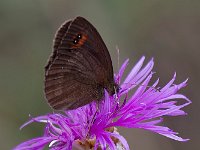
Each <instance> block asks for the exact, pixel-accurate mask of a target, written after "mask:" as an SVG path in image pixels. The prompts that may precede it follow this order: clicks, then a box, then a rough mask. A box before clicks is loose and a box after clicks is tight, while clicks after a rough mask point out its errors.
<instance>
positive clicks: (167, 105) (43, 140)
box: [14, 57, 191, 150]
mask: <svg viewBox="0 0 200 150" xmlns="http://www.w3.org/2000/svg"><path fill="white" fill-rule="evenodd" d="M144 59H145V58H144V57H142V58H141V59H140V60H139V61H138V63H137V64H136V65H135V66H134V67H133V69H132V70H131V71H130V73H129V74H128V76H127V77H126V78H125V80H124V82H122V83H121V82H120V81H121V78H122V75H123V73H124V70H125V68H126V66H127V64H128V60H126V61H125V62H124V63H123V65H122V67H121V68H120V70H119V72H118V74H116V75H115V80H116V82H117V83H119V85H120V90H119V92H118V93H117V94H115V95H114V96H109V94H108V93H107V92H106V91H105V96H104V99H103V100H102V101H101V103H100V104H98V106H97V104H96V103H95V102H92V103H90V104H88V105H86V106H83V107H81V108H78V109H76V110H71V111H66V112H63V113H53V114H47V115H44V116H39V117H35V118H32V119H31V120H30V121H28V122H27V123H25V124H24V125H23V126H22V127H24V126H26V125H28V124H30V123H32V122H40V123H44V124H45V130H44V134H43V135H42V136H40V137H37V138H34V139H31V140H29V141H26V142H24V143H22V144H20V145H18V146H17V147H15V148H14V149H15V150H27V149H31V150H32V149H34V150H35V149H43V148H44V147H47V146H48V147H49V149H51V150H72V149H73V148H74V147H76V148H77V149H82V150H89V149H94V150H101V149H102V150H107V149H109V150H129V146H128V143H127V141H126V139H125V138H124V137H123V136H122V135H120V134H119V133H118V131H117V128H116V127H125V128H141V129H145V130H150V131H152V132H155V133H158V134H160V135H163V136H166V137H168V138H171V139H174V140H177V141H187V140H188V139H183V138H181V137H179V136H178V135H177V134H178V133H177V132H174V131H172V130H171V129H169V128H168V127H165V126H161V125H159V123H161V122H162V121H163V117H164V116H178V115H185V114H186V113H185V112H184V111H183V110H181V108H183V107H185V106H187V105H189V104H190V103H191V102H190V100H189V99H188V98H186V97H185V96H184V95H182V94H179V93H178V91H179V90H180V89H181V88H183V87H185V86H186V82H187V80H186V81H184V82H182V83H180V84H174V81H175V78H176V74H174V76H173V78H172V79H171V81H169V82H168V83H167V84H166V85H165V86H164V87H162V88H159V89H158V88H157V85H158V82H159V80H157V81H156V82H154V83H153V84H152V85H150V84H149V82H150V80H151V78H152V76H153V74H154V73H153V72H152V68H153V65H154V61H153V59H152V60H150V61H149V62H148V63H147V64H146V66H145V67H143V68H142V66H143V62H144ZM133 89H135V91H134V92H132V93H133V94H130V91H131V90H133ZM178 99H184V100H185V102H184V103H183V104H180V105H178V104H177V102H178Z"/></svg>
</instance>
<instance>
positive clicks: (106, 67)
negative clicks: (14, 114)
mask: <svg viewBox="0 0 200 150" xmlns="http://www.w3.org/2000/svg"><path fill="white" fill-rule="evenodd" d="M104 89H106V90H107V91H108V93H109V94H110V95H113V94H114V93H116V92H117V91H118V85H117V84H116V83H115V81H114V77H113V66H112V61H111V57H110V54H109V52H108V49H107V47H106V45H105V44H104V42H103V40H102V38H101V36H100V35H99V33H98V32H97V30H96V29H95V27H94V26H93V25H92V24H91V23H90V22H88V21H87V20H86V19H85V18H83V17H76V18H75V19H73V20H69V21H67V22H65V23H64V24H63V25H62V26H61V27H60V28H59V30H58V31H57V33H56V36H55V40H54V45H53V54H52V55H51V56H50V59H49V61H48V64H47V65H46V67H45V95H46V99H47V100H48V103H49V104H50V106H51V107H52V108H54V109H56V110H70V109H76V108H78V107H81V106H84V105H86V104H88V103H90V102H92V101H94V100H96V101H100V100H102V99H103V97H104Z"/></svg>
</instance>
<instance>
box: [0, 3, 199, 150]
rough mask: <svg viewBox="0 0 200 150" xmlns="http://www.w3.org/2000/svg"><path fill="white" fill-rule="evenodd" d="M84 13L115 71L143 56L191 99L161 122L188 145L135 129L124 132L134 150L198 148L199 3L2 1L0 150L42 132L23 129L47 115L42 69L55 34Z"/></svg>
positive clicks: (35, 127) (34, 127) (34, 128)
mask: <svg viewBox="0 0 200 150" xmlns="http://www.w3.org/2000/svg"><path fill="white" fill-rule="evenodd" d="M77 15H81V16H83V17H85V18H87V19H88V20H89V21H90V22H91V23H92V24H93V25H94V26H95V27H96V28H97V29H98V31H99V32H100V34H101V36H102V38H103V39H104V41H105V43H106V45H107V47H108V49H109V51H110V53H111V56H112V60H113V64H114V68H115V71H116V70H117V53H116V45H117V46H118V47H119V49H120V50H121V51H120V63H122V62H123V60H124V59H126V58H127V57H129V58H130V65H129V66H132V65H133V64H134V63H135V62H136V61H137V60H138V59H139V58H140V57H141V56H142V55H145V56H146V57H147V59H150V58H151V57H154V58H155V67H154V71H156V76H157V77H160V79H161V83H160V85H163V84H164V83H166V82H167V81H168V80H169V79H170V78H171V77H172V76H173V74H174V72H175V71H176V72H177V74H178V76H177V83H179V82H180V81H183V80H184V79H186V78H187V77H189V78H190V79H189V85H188V86H187V87H186V88H185V89H184V90H182V91H181V92H182V93H184V94H186V95H187V96H188V97H189V98H190V99H191V100H192V101H193V103H192V105H190V106H189V107H186V108H185V109H184V110H185V111H186V112H188V114H189V115H188V116H186V117H185V116H183V117H172V118H166V120H165V125H167V126H169V127H171V128H172V129H174V130H175V131H178V132H180V135H181V136H182V137H184V138H190V139H191V141H189V142H186V143H180V142H177V141H173V140H171V139H168V138H165V137H163V136H160V135H157V134H154V133H151V132H148V131H143V130H138V129H121V130H120V132H121V134H122V135H124V136H125V137H126V139H127V140H128V143H129V144H130V147H131V150H160V149H162V150H189V149H192V150H197V149H199V148H198V147H200V128H199V127H200V117H199V113H200V111H199V110H200V99H199V85H200V82H199V81H200V80H199V78H200V1H199V0H169V1H164V0H132V1H131V0H130V1H125V0H124V1H122V0H121V1H120V0H110V1H106V0H102V1H94V0H93V1H92V0H90V1H88V0H84V1H83V0H79V1H78V0H77V1H74V0H70V1H68V0H29V1H28V0H18V1H17V0H1V1H0V46H1V48H0V68H1V72H0V100H1V104H0V149H1V150H7V149H11V148H13V147H14V146H16V145H17V144H19V143H20V142H22V141H24V140H28V139H30V138H32V137H36V136H40V135H41V134H42V129H43V125H40V124H37V123H35V124H32V125H30V126H28V127H26V128H24V129H23V130H22V131H20V130H19V127H20V125H22V124H23V123H24V122H25V121H27V120H28V118H29V114H31V115H32V116H37V115H42V114H46V113H49V112H52V110H51V109H50V108H49V106H48V105H47V103H46V101H45V99H44V93H43V79H44V66H45V64H46V61H47V59H48V57H49V55H50V53H51V51H52V40H53V37H54V34H55V32H56V30H57V28H58V27H59V26H60V25H61V24H62V23H63V22H64V21H65V20H67V19H70V18H74V17H75V16H77Z"/></svg>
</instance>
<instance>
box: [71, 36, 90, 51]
mask: <svg viewBox="0 0 200 150" xmlns="http://www.w3.org/2000/svg"><path fill="white" fill-rule="evenodd" d="M81 36H82V37H81V39H79V41H78V43H77V44H76V45H73V46H72V48H78V47H81V46H82V45H83V44H84V43H85V41H86V40H87V36H86V35H84V34H82V35H81Z"/></svg>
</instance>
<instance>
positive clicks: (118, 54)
mask: <svg viewBox="0 0 200 150" xmlns="http://www.w3.org/2000/svg"><path fill="white" fill-rule="evenodd" d="M116 49H117V70H119V54H120V53H119V52H120V51H119V47H118V46H117V45H116Z"/></svg>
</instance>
